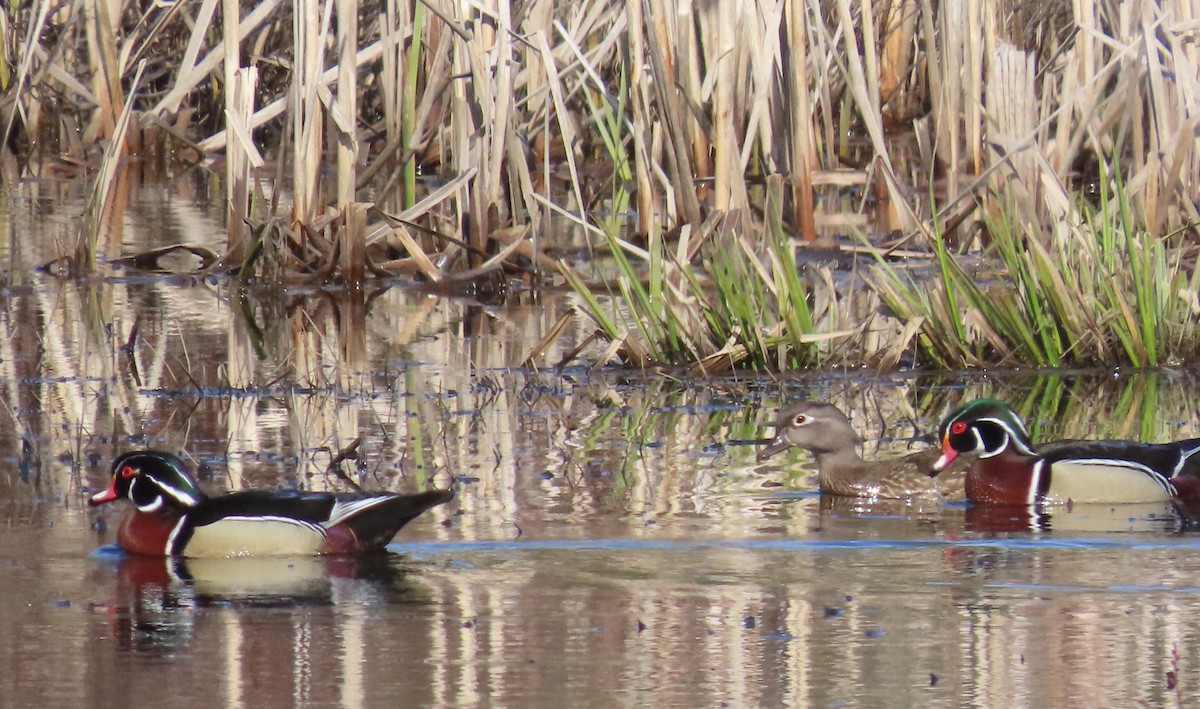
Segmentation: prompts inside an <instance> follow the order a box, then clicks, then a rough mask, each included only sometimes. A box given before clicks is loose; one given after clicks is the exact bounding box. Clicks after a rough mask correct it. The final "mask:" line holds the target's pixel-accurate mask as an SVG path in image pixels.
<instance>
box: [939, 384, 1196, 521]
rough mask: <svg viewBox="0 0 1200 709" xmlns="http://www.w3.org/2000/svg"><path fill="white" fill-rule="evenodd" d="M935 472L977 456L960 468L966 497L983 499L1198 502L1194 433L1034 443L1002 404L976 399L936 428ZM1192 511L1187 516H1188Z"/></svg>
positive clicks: (1006, 501) (998, 501) (992, 501)
mask: <svg viewBox="0 0 1200 709" xmlns="http://www.w3.org/2000/svg"><path fill="white" fill-rule="evenodd" d="M938 438H939V439H940V440H941V444H942V455H941V457H940V458H939V459H938V460H937V462H936V463H935V464H934V466H933V467H934V469H935V470H942V469H944V468H945V467H946V466H947V465H950V464H951V463H952V462H953V461H954V460H955V459H956V458H957V457H958V456H959V455H960V454H963V453H975V454H977V455H978V456H979V457H978V459H977V460H976V461H975V463H974V464H973V465H971V466H970V469H969V470H968V471H967V476H966V477H967V479H966V492H967V499H968V500H971V501H972V502H977V503H986V504H1012V505H1033V504H1037V503H1048V504H1063V503H1110V504H1111V503H1124V502H1158V501H1164V500H1166V501H1173V502H1182V503H1184V504H1185V505H1186V506H1187V507H1188V508H1192V507H1193V506H1194V503H1195V502H1196V501H1200V438H1193V439H1190V440H1185V441H1175V442H1172V443H1138V442H1135V441H1080V440H1074V441H1056V442H1053V443H1043V444H1041V445H1039V446H1036V447H1035V446H1034V445H1033V442H1032V441H1030V439H1029V432H1028V431H1027V430H1026V429H1025V424H1024V423H1022V422H1021V418H1020V417H1019V416H1017V414H1016V412H1015V411H1013V410H1012V408H1010V407H1009V406H1008V405H1007V404H1005V403H1004V402H1002V401H997V400H995V399H977V400H975V401H970V402H968V403H966V404H963V405H962V406H960V407H958V408H957V409H955V410H954V411H952V412H951V413H950V415H948V416H947V417H946V418H945V420H943V421H942V423H941V426H940V427H939V429H938ZM1191 516H1194V515H1191Z"/></svg>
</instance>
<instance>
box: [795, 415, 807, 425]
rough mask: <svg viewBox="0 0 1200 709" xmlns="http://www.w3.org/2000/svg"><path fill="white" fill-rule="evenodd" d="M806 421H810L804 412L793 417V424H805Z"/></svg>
mask: <svg viewBox="0 0 1200 709" xmlns="http://www.w3.org/2000/svg"><path fill="white" fill-rule="evenodd" d="M806 423H808V416H805V415H804V414H796V415H795V416H793V417H792V425H793V426H803V425H804V424H806Z"/></svg>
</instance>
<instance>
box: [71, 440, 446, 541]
mask: <svg viewBox="0 0 1200 709" xmlns="http://www.w3.org/2000/svg"><path fill="white" fill-rule="evenodd" d="M453 497H454V493H453V492H452V491H450V490H432V491H428V492H422V493H417V494H414V495H397V494H391V493H366V492H352V493H326V492H298V491H265V490H247V491H242V492H235V493H231V494H228V495H221V496H218V497H208V496H206V495H205V494H204V493H203V492H201V491H200V489H199V487H198V486H197V485H196V483H195V481H194V480H193V479H192V478H191V476H190V475H188V473H187V472H186V470H185V468H184V464H183V462H182V461H181V460H179V458H177V457H176V456H174V455H171V454H170V453H164V452H161V451H135V452H132V453H126V454H124V455H122V456H120V457H118V458H117V459H116V460H115V461H114V462H113V475H112V481H111V483H110V484H109V486H108V487H107V488H106V489H105V490H102V491H101V492H98V493H96V494H95V495H93V496H92V497H91V498H90V499H89V501H88V502H89V504H91V505H93V506H95V505H102V504H105V503H107V502H111V501H114V500H118V499H128V500H130V501H131V502H133V504H134V506H135V508H134V509H133V510H131V511H130V512H129V513H128V514H127V515H126V516H125V518H124V519H123V520H122V522H121V525H120V527H119V528H118V529H117V544H118V546H120V547H121V548H122V549H124V550H125V551H127V552H129V553H131V554H139V555H143V556H186V557H196V558H205V557H231V556H307V555H314V554H359V553H365V552H372V551H379V550H381V549H383V547H384V546H385V545H386V544H387V543H388V542H390V541H391V540H392V538H393V537H394V536H395V535H396V533H397V532H399V531H400V529H401V528H402V527H403V526H404V525H405V524H407V523H408V522H410V521H411V520H413V519H415V518H416V517H417V516H418V515H420V514H421V513H422V512H424V511H425V510H427V509H429V508H431V507H434V506H436V505H439V504H442V503H444V502H448V501H449V500H450V499H452V498H453Z"/></svg>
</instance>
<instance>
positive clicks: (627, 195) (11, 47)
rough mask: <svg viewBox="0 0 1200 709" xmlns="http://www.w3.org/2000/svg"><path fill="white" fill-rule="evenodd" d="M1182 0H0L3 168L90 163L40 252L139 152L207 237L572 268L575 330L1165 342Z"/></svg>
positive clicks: (89, 250)
mask: <svg viewBox="0 0 1200 709" xmlns="http://www.w3.org/2000/svg"><path fill="white" fill-rule="evenodd" d="M1193 11H1194V8H1193V7H1192V5H1191V4H1189V3H1186V2H1183V1H1182V0H1163V2H1159V3H1154V4H1149V3H1140V2H1133V1H1122V2H1111V3H1095V4H1093V3H1068V2H1065V1H1063V0H1051V2H1041V3H1034V2H1028V1H1027V0H1010V1H1005V0H990V1H988V2H979V3H935V2H932V1H931V0H893V1H891V2H886V1H877V2H868V1H864V2H859V3H852V2H851V1H850V0H759V1H755V2H748V3H708V4H694V3H691V2H678V3H675V2H663V1H662V0H644V1H639V0H630V1H628V2H612V1H611V0H584V1H583V2H575V3H553V2H549V1H548V0H529V1H523V2H514V3H505V2H496V3H473V4H466V5H464V4H456V3H449V2H443V1H442V0H417V1H415V2H408V1H407V0H402V1H400V2H395V1H393V0H384V1H379V0H375V1H369V2H361V3H360V2H354V1H353V0H326V2H318V0H297V2H294V3H290V4H288V3H281V2H278V0H261V1H260V2H249V1H242V2H236V1H226V2H223V3H217V2H216V1H215V0H202V1H198V2H190V3H189V2H169V3H149V2H119V1H118V0H83V1H82V2H80V3H76V4H71V5H58V4H54V3H51V2H50V1H49V0H35V2H33V3H31V4H28V5H25V4H17V3H10V4H7V5H6V6H5V7H4V9H3V11H2V14H0V23H2V24H3V29H4V31H3V37H4V47H3V57H2V61H0V91H2V92H3V95H2V100H0V112H2V115H0V117H2V119H3V126H4V141H3V145H2V146H0V171H2V175H3V179H4V180H5V181H13V180H18V179H25V178H28V177H31V176H32V177H38V178H41V179H55V178H58V177H61V176H63V175H71V176H75V175H78V176H82V177H85V178H86V179H88V180H90V182H91V184H92V185H94V188H93V192H92V198H91V200H90V201H89V202H88V204H87V207H86V214H85V215H84V216H85V217H86V218H85V219H84V220H83V224H84V226H83V227H82V228H81V229H80V232H79V234H78V237H77V239H76V241H75V243H74V244H73V245H66V244H64V245H62V248H61V252H62V253H61V257H60V258H59V259H56V260H55V261H54V262H53V263H52V264H48V266H49V267H50V268H51V269H52V270H54V271H56V272H58V273H62V274H64V275H81V274H90V273H93V272H95V271H97V270H105V269H108V268H110V267H111V264H112V263H113V262H114V261H115V260H116V259H118V258H119V257H121V256H122V254H121V253H120V243H121V238H120V228H121V210H122V205H123V204H124V199H125V197H124V194H125V191H126V190H128V184H129V181H130V180H133V179H145V178H146V177H161V176H168V177H169V176H171V175H175V174H178V173H179V172H180V171H181V170H183V169H187V168H189V167H190V166H199V167H201V168H203V169H207V170H211V171H213V173H214V174H215V175H217V176H219V177H220V179H221V180H222V182H223V185H224V190H225V194H226V195H227V199H226V213H227V220H226V221H227V237H226V241H225V248H224V249H223V250H222V251H221V252H220V253H212V254H210V255H209V256H210V257H206V258H204V259H203V265H202V269H203V270H204V271H205V272H208V273H228V274H234V275H235V276H236V277H240V278H246V279H256V280H259V281H265V282H276V283H294V282H297V281H303V282H315V283H326V282H338V283H343V284H348V285H350V286H358V285H361V284H362V283H363V282H364V281H366V280H369V279H373V278H390V277H402V278H406V279H412V280H423V281H429V282H433V283H435V284H438V285H439V287H445V288H449V289H452V290H455V291H458V290H462V289H465V290H469V291H472V292H481V291H482V292H488V293H495V294H500V295H502V294H503V292H504V291H505V290H506V289H507V288H509V287H511V286H512V285H513V284H514V283H525V284H530V285H532V286H534V287H537V288H541V287H545V286H547V285H548V284H553V283H555V282H558V281H560V280H565V282H566V283H567V284H568V285H569V286H570V287H571V288H572V289H573V290H574V291H575V292H576V294H577V306H576V308H575V310H574V311H573V314H572V315H571V317H574V318H586V319H589V320H591V321H593V322H594V323H595V325H596V331H597V334H598V338H599V339H600V340H602V341H604V342H606V343H608V344H607V345H606V346H603V347H600V348H598V351H597V353H596V358H597V359H598V360H599V361H600V362H602V363H603V362H608V361H612V360H619V361H622V362H624V363H626V364H630V365H634V366H640V367H655V366H668V367H674V366H679V365H687V366H688V367H691V368H693V369H694V370H695V371H699V372H704V373H708V374H712V373H715V372H719V371H722V370H725V369H728V368H730V367H734V366H752V367H758V368H768V369H785V368H792V367H798V366H810V365H846V366H857V365H868V366H871V367H876V368H893V367H897V366H911V365H920V366H927V367H962V366H982V365H1031V364H1032V365H1066V364H1103V365H1123V364H1130V365H1137V366H1157V365H1168V364H1176V363H1182V362H1186V361H1188V360H1190V359H1192V358H1194V357H1195V355H1196V354H1197V353H1198V351H1200V328H1198V327H1197V325H1198V324H1200V271H1198V270H1197V241H1198V240H1197V235H1196V227H1195V224H1196V222H1197V219H1198V217H1200V214H1198V211H1197V202H1198V200H1200V185H1198V184H1197V181H1196V175H1197V174H1200V153H1198V150H1197V147H1198V146H1197V142H1196V140H1195V130H1196V125H1197V122H1198V121H1200V113H1198V112H1200V104H1197V101H1196V96H1197V95H1198V91H1200V76H1198V73H1197V72H1198V71H1200V47H1198V46H1197V43H1196V33H1197V31H1200V30H1198V27H1200V24H1198V20H1200V18H1197V17H1195V16H1193V14H1192V13H1193ZM325 166H328V169H324V167H325ZM830 253H832V254H833V256H834V257H835V258H837V259H839V260H841V261H845V262H848V264H849V267H847V263H839V264H835V265H830V264H828V263H826V262H824V261H823V260H821V259H820V258H817V259H814V258H813V255H814V254H819V255H824V254H830ZM152 262H153V259H149V260H148V261H146V260H143V261H138V260H136V259H135V260H134V261H133V265H134V266H139V265H146V264H147V263H151V264H152ZM498 276H499V277H498ZM537 349H543V348H537Z"/></svg>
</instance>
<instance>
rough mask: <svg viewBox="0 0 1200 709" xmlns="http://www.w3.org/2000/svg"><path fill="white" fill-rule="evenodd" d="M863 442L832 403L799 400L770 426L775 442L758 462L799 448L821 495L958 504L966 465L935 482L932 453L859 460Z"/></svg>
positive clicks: (934, 454) (955, 467) (958, 465)
mask: <svg viewBox="0 0 1200 709" xmlns="http://www.w3.org/2000/svg"><path fill="white" fill-rule="evenodd" d="M861 442H862V439H861V438H859V436H858V434H857V433H855V431H854V428H853V427H852V426H851V425H850V419H849V418H847V417H846V414H844V413H842V411H841V410H840V409H838V408H837V407H836V406H834V405H832V404H825V403H820V402H816V401H802V402H800V403H797V404H792V405H791V406H788V407H786V408H785V409H783V410H782V411H780V413H779V418H778V419H777V420H776V422H775V437H774V438H773V439H772V440H771V442H770V443H769V444H768V445H767V447H766V448H764V449H762V451H760V452H759V454H758V460H759V462H762V461H764V460H766V459H768V458H770V457H771V456H773V455H776V454H777V453H781V452H783V451H785V450H787V449H788V448H793V447H794V448H804V449H806V450H808V451H810V452H811V453H812V454H813V456H815V457H816V459H817V467H818V480H819V482H820V487H821V492H822V493H824V494H827V495H842V496H846V497H874V498H883V499H897V500H903V499H912V498H925V499H932V498H940V499H944V500H952V501H961V500H963V499H964V497H965V495H964V492H963V478H964V473H965V472H966V469H967V467H968V464H967V463H965V462H963V463H959V462H958V461H956V464H955V465H952V466H951V467H950V468H949V469H948V470H946V471H945V472H942V473H941V474H939V475H938V476H937V477H936V478H935V477H930V476H931V475H932V473H933V464H934V462H936V461H937V459H938V458H939V457H940V456H941V453H942V452H941V451H940V450H937V449H936V448H930V449H928V450H923V451H919V452H917V453H913V454H911V455H906V456H903V457H900V458H891V459H887V460H863V459H862V457H861V456H859V454H858V445H859V444H860V443H861Z"/></svg>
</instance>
